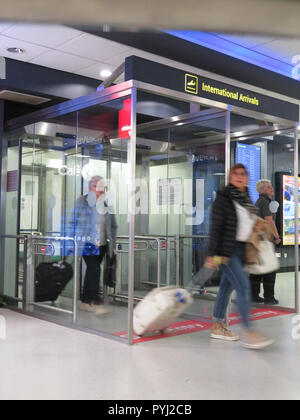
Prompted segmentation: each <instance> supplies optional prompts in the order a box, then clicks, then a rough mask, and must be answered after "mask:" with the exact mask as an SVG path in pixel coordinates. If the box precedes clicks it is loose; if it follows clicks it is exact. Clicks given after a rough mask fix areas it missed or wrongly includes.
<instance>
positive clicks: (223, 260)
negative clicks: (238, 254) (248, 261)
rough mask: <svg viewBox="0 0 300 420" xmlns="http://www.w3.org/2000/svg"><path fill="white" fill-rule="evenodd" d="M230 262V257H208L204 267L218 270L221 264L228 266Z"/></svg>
mask: <svg viewBox="0 0 300 420" xmlns="http://www.w3.org/2000/svg"><path fill="white" fill-rule="evenodd" d="M228 261H229V258H228V257H219V256H214V257H207V258H206V260H205V263H204V265H205V266H206V267H208V268H215V269H217V268H218V267H219V265H221V264H224V265H227V264H228Z"/></svg>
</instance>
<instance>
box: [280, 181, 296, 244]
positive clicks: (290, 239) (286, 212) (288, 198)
mask: <svg viewBox="0 0 300 420" xmlns="http://www.w3.org/2000/svg"><path fill="white" fill-rule="evenodd" d="M279 176H280V179H279V181H280V182H279V186H280V188H279V191H278V193H279V192H280V197H278V198H280V200H279V203H280V208H281V211H280V212H279V213H280V216H279V220H278V221H277V225H279V227H280V231H281V236H282V245H295V205H294V203H295V181H294V177H293V176H291V175H286V174H280V175H279ZM298 196H300V178H299V187H298ZM298 206H299V216H300V203H299V205H298ZM299 220H300V218H299ZM280 224H281V226H280ZM298 225H299V222H298ZM299 239H300V236H299Z"/></svg>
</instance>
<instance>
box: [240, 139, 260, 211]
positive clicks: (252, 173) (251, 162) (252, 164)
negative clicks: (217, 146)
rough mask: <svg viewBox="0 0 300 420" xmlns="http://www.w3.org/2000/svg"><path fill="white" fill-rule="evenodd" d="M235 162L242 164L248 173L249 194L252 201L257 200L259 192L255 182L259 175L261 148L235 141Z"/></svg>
mask: <svg viewBox="0 0 300 420" xmlns="http://www.w3.org/2000/svg"><path fill="white" fill-rule="evenodd" d="M236 163H241V164H243V165H244V166H245V167H246V168H247V170H248V173H249V185H248V186H249V195H250V198H251V200H252V201H253V203H255V202H256V201H257V200H258V197H259V194H258V192H257V191H256V183H257V182H258V181H259V180H260V178H261V175H260V172H261V148H260V147H259V146H253V145H249V144H244V143H237V146H236Z"/></svg>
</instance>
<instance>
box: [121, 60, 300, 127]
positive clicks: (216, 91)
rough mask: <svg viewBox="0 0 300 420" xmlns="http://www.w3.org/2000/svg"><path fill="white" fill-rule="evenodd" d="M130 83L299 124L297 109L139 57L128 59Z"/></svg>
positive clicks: (294, 106)
mask: <svg viewBox="0 0 300 420" xmlns="http://www.w3.org/2000/svg"><path fill="white" fill-rule="evenodd" d="M131 79H134V80H138V81H141V82H145V83H150V84H152V85H156V86H160V87H163V88H167V89H172V90H176V91H178V92H184V93H189V94H191V95H195V96H199V97H201V98H206V99H212V100H214V101H217V102H222V103H225V104H229V105H234V106H238V107H241V108H246V109H249V110H251V111H257V112H261V113H263V114H269V115H273V116H275V117H280V118H284V119H287V120H290V121H295V122H298V121H299V106H298V105H295V104H292V103H289V102H286V101H282V100H279V99H275V98H271V97H269V96H266V95H261V94H259V93H256V92H253V91H250V90H246V89H242V88H240V87H238V86H233V85H228V84H226V83H222V82H219V81H217V80H213V79H209V78H205V77H202V76H199V75H196V74H193V73H190V72H188V71H187V72H185V71H183V70H180V69H176V68H173V67H170V66H166V65H164V64H159V63H155V62H153V61H149V60H145V59H143V58H140V57H136V56H131V57H128V58H127V59H126V65H125V80H131Z"/></svg>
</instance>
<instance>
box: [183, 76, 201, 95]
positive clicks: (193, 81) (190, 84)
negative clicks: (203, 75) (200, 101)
mask: <svg viewBox="0 0 300 420" xmlns="http://www.w3.org/2000/svg"><path fill="white" fill-rule="evenodd" d="M198 86H199V79H198V77H197V76H194V75H192V74H186V75H185V91H186V92H187V93H193V94H194V95H198Z"/></svg>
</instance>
